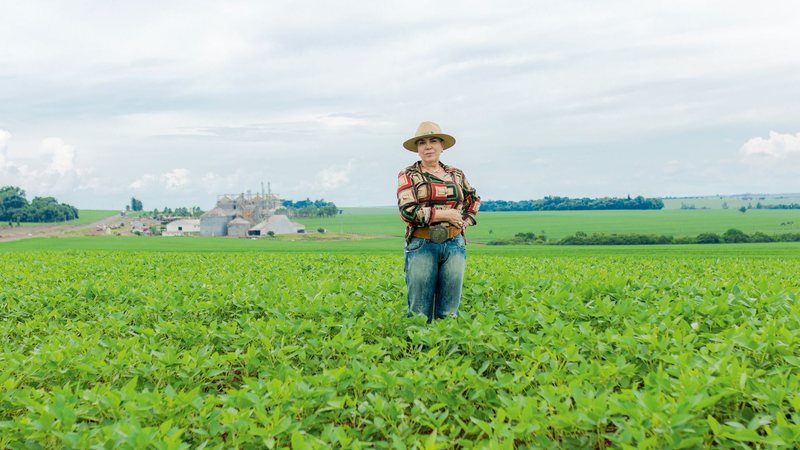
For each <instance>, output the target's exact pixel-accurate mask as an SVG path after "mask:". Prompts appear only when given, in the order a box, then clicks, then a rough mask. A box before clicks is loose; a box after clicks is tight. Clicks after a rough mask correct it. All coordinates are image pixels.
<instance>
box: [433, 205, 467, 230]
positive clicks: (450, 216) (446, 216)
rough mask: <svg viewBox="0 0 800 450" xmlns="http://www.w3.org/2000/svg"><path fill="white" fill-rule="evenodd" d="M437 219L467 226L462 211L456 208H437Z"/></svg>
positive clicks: (454, 224)
mask: <svg viewBox="0 0 800 450" xmlns="http://www.w3.org/2000/svg"><path fill="white" fill-rule="evenodd" d="M436 219H438V221H439V222H449V223H450V224H451V225H453V226H455V227H459V228H466V227H467V223H466V221H465V220H464V218H463V217H461V212H459V211H458V210H456V209H437V210H436Z"/></svg>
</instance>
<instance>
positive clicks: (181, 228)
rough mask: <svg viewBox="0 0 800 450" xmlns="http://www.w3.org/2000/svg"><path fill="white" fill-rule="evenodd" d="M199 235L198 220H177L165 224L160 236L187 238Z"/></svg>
mask: <svg viewBox="0 0 800 450" xmlns="http://www.w3.org/2000/svg"><path fill="white" fill-rule="evenodd" d="M198 234H200V219H179V220H173V221H172V222H170V223H168V224H167V230H166V231H164V232H163V233H162V236H187V235H198Z"/></svg>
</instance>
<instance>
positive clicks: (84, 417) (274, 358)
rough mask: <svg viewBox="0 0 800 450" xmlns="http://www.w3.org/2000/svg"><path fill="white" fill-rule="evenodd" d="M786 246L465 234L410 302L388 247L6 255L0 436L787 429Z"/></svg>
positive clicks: (232, 439) (428, 441)
mask: <svg viewBox="0 0 800 450" xmlns="http://www.w3.org/2000/svg"><path fill="white" fill-rule="evenodd" d="M798 273H800V259H798V258H796V257H759V258H756V257H747V256H736V255H735V254H732V255H730V256H728V257H703V256H693V257H685V256H680V255H670V254H667V255H663V256H652V255H649V256H648V255H647V254H642V255H638V256H637V255H613V254H611V255H602V254H590V255H575V256H571V257H563V256H557V255H547V254H545V255H524V254H521V255H517V256H514V257H510V256H502V255H490V254H477V255H471V256H470V257H469V259H468V264H467V273H466V276H465V286H464V295H463V300H462V307H461V313H460V316H459V317H458V318H456V319H452V320H441V321H436V322H434V323H433V324H430V325H426V324H425V323H424V320H422V319H419V318H406V317H405V311H406V300H405V286H404V275H403V260H402V251H400V254H389V253H387V254H337V253H329V254H318V253H275V252H232V251H227V252H224V251H222V252H202V253H201V252H189V251H186V252H179V253H176V252H157V251H91V250H64V251H27V252H13V251H11V252H5V253H3V254H2V258H1V259H0V315H1V318H2V320H0V342H2V348H0V448H12V449H37V448H130V449H133V448H154V449H183V448H187V449H188V448H214V449H217V448H219V449H221V448H270V449H272V448H293V449H306V448H348V449H350V448H391V449H414V448H420V449H421V448H425V449H437V448H474V447H477V448H497V449H512V448H644V449H648V448H649V449H660V448H742V449H751V448H773V447H787V448H792V447H798V446H800V306H798V292H800V277H797V274H798Z"/></svg>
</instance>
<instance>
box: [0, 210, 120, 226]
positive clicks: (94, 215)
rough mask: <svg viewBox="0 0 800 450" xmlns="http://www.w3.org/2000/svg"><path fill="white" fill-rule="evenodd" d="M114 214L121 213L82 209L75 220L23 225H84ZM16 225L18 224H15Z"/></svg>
mask: <svg viewBox="0 0 800 450" xmlns="http://www.w3.org/2000/svg"><path fill="white" fill-rule="evenodd" d="M114 214H119V211H117V210H107V209H81V210H80V211H78V216H79V217H78V218H77V219H75V220H67V221H63V220H62V221H59V222H24V223H21V224H20V225H22V226H23V227H38V226H42V225H50V224H64V223H65V224H69V225H84V224H88V223H94V222H97V221H98V220H102V219H105V218H106V217H110V216H113V215H114ZM15 225H16V224H15ZM0 227H5V228H7V227H8V223H7V222H6V223H0Z"/></svg>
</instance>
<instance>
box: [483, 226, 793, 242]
mask: <svg viewBox="0 0 800 450" xmlns="http://www.w3.org/2000/svg"><path fill="white" fill-rule="evenodd" d="M750 242H753V243H754V242H800V233H781V234H773V235H769V234H766V233H763V232H761V231H756V232H755V233H752V234H747V233H745V232H744V231H742V230H738V229H736V228H731V229H729V230H728V231H726V232H724V233H722V234H717V233H700V234H698V235H697V236H681V237H673V236H667V235H657V234H637V233H627V234H617V233H611V234H606V233H592V234H587V233H584V232H583V231H577V232H575V234H574V235H572V236H567V237H565V238H563V239H560V240H558V241H555V242H548V241H547V237H545V236H544V235H538V236H537V235H536V234H534V233H517V234H516V235H514V237H513V238H512V239H505V240H494V241H489V242H487V244H488V245H530V244H551V245H663V244H742V243H750Z"/></svg>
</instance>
